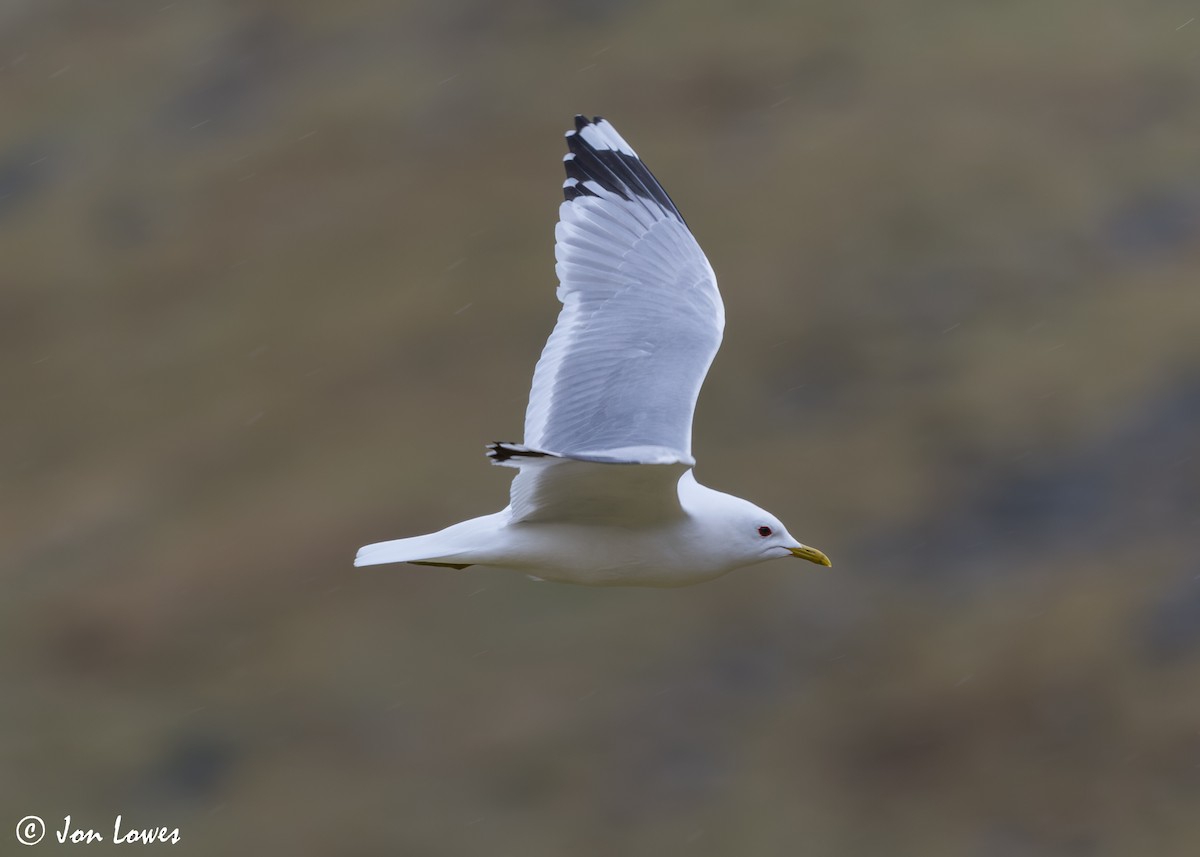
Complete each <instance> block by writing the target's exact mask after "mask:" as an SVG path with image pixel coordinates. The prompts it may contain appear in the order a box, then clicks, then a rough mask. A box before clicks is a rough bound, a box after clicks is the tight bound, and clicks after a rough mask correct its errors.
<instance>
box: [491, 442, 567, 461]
mask: <svg viewBox="0 0 1200 857" xmlns="http://www.w3.org/2000/svg"><path fill="white" fill-rule="evenodd" d="M487 457H488V458H490V459H491V460H492V464H503V463H504V462H506V461H509V460H511V459H513V458H557V457H558V456H557V455H555V454H554V453H553V452H545V451H543V450H540V449H531V448H530V447H528V446H525V445H524V444H521V443H505V442H504V441H496V442H495V443H489V444H488V445H487Z"/></svg>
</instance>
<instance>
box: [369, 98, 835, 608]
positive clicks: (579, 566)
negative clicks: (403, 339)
mask: <svg viewBox="0 0 1200 857" xmlns="http://www.w3.org/2000/svg"><path fill="white" fill-rule="evenodd" d="M566 137H567V148H568V149H569V152H568V154H567V155H566V156H565V157H564V158H563V162H564V165H565V166H566V172H567V180H566V181H565V182H564V183H563V196H564V198H565V199H564V202H563V203H562V204H561V206H560V207H559V221H558V225H557V226H556V228H555V230H554V237H555V247H554V256H555V260H556V263H557V264H556V265H555V271H556V273H557V274H558V280H559V286H558V299H559V301H561V302H562V309H561V311H560V312H559V316H558V322H557V324H556V325H555V327H554V331H553V333H551V335H550V339H549V340H548V341H547V342H546V347H545V349H544V350H543V351H542V356H541V358H540V359H539V360H538V363H537V367H536V369H535V370H534V373H533V388H532V389H531V390H530V393H529V405H528V408H527V409H526V411H525V437H524V440H523V442H521V443H506V442H499V443H492V444H489V445H488V446H487V455H488V457H489V458H490V459H491V461H492V463H493V464H499V465H503V466H506V467H515V468H517V471H518V472H517V474H516V477H515V478H514V479H513V481H512V486H511V489H510V494H509V504H508V506H507V507H506V508H505V509H503V510H502V511H500V512H496V513H494V514H491V515H484V516H483V517H479V518H472V519H470V520H467V521H463V522H461V523H458V524H454V525H453V526H450V527H447V528H445V529H444V530H440V531H438V532H436V533H430V534H428V535H422V536H415V537H412V538H405V539H395V540H393V541H386V542H379V543H377V544H372V545H367V546H366V547H364V548H361V549H360V550H359V551H358V556H357V557H356V558H355V560H354V564H355V565H357V566H364V565H378V564H382V563H392V562H407V563H412V564H414V565H429V566H439V567H448V568H456V569H458V568H467V567H469V566H473V565H478V566H488V567H495V568H501V569H511V570H515V571H519V572H524V573H525V574H527V575H529V576H530V577H533V578H534V579H538V580H553V581H558V582H563V583H575V584H584V585H589V586H662V587H669V586H687V585H690V584H693V583H701V582H703V581H707V580H712V579H714V578H716V577H720V576H721V575H723V574H726V573H728V572H730V571H733V570H734V569H736V568H741V567H743V566H749V565H754V564H756V563H760V562H764V561H766V560H769V559H774V558H776V557H799V558H800V559H806V560H808V561H810V562H814V563H817V564H818V565H824V566H828V565H830V562H829V559H828V557H826V556H825V554H823V553H822V552H821V551H819V550H817V549H816V548H813V547H809V546H807V545H805V544H802V543H800V542H799V541H797V540H796V539H795V538H793V537H792V536H791V535H790V534H789V533H788V531H787V529H786V528H785V527H784V526H783V524H782V523H780V522H779V519H778V518H776V517H775V516H774V515H772V514H771V513H770V512H767V511H766V510H764V509H760V508H759V507H758V506H756V505H754V504H753V503H751V502H749V501H748V500H743V499H741V498H740V497H734V496H732V495H730V494H723V493H721V492H720V491H714V490H713V489H711V488H706V487H705V486H703V485H701V484H700V483H699V482H697V481H696V478H695V476H694V475H693V472H692V468H693V466H694V465H695V463H696V460H695V459H694V458H693V457H692V414H693V412H694V410H695V407H696V398H697V396H698V395H699V393H700V385H701V384H702V383H703V382H704V376H705V375H706V374H707V373H708V367H709V365H710V364H711V363H712V360H713V357H714V356H715V355H716V353H717V349H718V348H719V347H720V344H721V335H722V332H723V330H724V327H725V308H724V305H723V304H722V303H721V295H720V293H719V292H718V291H717V279H716V275H715V274H714V273H713V269H712V266H711V265H709V263H708V259H707V258H705V256H704V252H703V251H702V250H701V249H700V245H699V244H697V243H696V239H695V238H693V237H692V233H691V232H690V231H689V229H688V227H687V225H686V224H685V223H684V220H683V217H682V216H681V215H680V214H679V209H677V208H676V207H675V204H674V203H673V202H672V201H671V198H670V197H669V196H667V193H666V191H664V190H663V188H662V185H660V184H659V183H658V180H657V179H655V178H654V176H653V175H652V174H651V173H650V171H649V170H648V169H647V168H646V165H645V164H643V163H642V161H641V159H640V158H639V157H638V156H637V153H636V152H634V150H633V149H632V148H631V147H630V145H629V144H628V143H626V142H625V140H624V139H623V138H622V137H621V135H620V134H618V133H617V131H616V129H615V128H613V126H612V124H610V123H609V122H607V121H606V120H604V119H602V118H600V117H599V116H597V117H596V118H594V119H587V118H586V117H584V116H576V117H575V130H573V131H568V132H567V134H566Z"/></svg>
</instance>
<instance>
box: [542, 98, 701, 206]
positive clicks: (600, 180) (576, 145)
mask: <svg viewBox="0 0 1200 857" xmlns="http://www.w3.org/2000/svg"><path fill="white" fill-rule="evenodd" d="M604 121H605V120H604V117H602V116H594V117H592V118H591V119H589V118H588V117H586V116H584V115H583V114H582V113H577V114H575V129H574V130H573V131H568V132H567V149H568V151H569V152H570V155H569V156H568V157H567V158H565V159H564V166H565V167H566V173H567V181H566V183H565V184H564V185H563V199H565V200H566V201H567V202H572V201H574V200H576V199H579V198H580V197H581V196H597V195H598V194H597V193H596V192H595V191H594V190H592V187H594V186H598V187H599V188H601V189H602V190H603V191H606V192H608V193H611V194H613V195H615V196H617V197H620V198H621V199H623V200H626V201H629V200H631V199H634V198H637V197H641V198H643V199H646V200H650V201H652V202H653V203H654V204H655V205H657V206H659V207H660V208H662V209H663V210H664V211H666V212H667V213H668V214H670V215H671V216H673V217H675V218H676V219H677V220H679V222H681V223H684V222H685V221H684V219H683V215H681V214H680V213H679V209H678V208H677V207H676V206H675V203H674V202H672V201H671V197H670V196H668V195H667V192H666V191H665V190H663V187H662V185H661V184H659V183H658V180H657V179H656V178H654V175H653V174H652V173H651V172H650V170H649V169H648V168H647V167H646V165H645V164H644V163H643V162H642V160H641V158H639V157H638V156H637V155H636V154H634V153H633V152H632V151H631V150H630V149H629V148H628V146H629V144H628V143H625V144H624V146H623V147H622V148H618V149H614V148H611V146H610V145H609V143H608V142H607V141H605V136H606V135H601V136H599V137H598V138H597V139H598V140H599V141H600V144H599V145H598V146H597V145H594V144H593V143H591V142H588V140H587V139H585V137H584V134H583V132H584V131H585V130H586V129H587V128H589V127H591V126H593V125H598V124H600V123H601V122H604ZM609 127H610V128H611V127H612V126H611V125H610V126H609ZM598 133H599V132H598ZM614 133H615V129H614ZM592 136H593V137H597V135H596V134H593V135H592ZM617 137H618V139H619V137H620V135H617ZM571 156H574V157H571Z"/></svg>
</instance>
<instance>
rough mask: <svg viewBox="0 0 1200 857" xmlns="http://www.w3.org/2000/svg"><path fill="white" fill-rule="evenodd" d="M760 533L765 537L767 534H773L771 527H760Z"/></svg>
mask: <svg viewBox="0 0 1200 857" xmlns="http://www.w3.org/2000/svg"><path fill="white" fill-rule="evenodd" d="M758 534H759V535H760V536H762V537H763V538H764V539H765V538H766V537H767V536H769V535H771V528H770V527H759V528H758Z"/></svg>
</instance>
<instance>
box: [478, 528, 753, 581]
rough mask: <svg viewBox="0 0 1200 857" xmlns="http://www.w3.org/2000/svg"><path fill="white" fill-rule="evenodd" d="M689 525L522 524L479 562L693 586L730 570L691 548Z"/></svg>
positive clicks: (559, 575) (570, 576)
mask: <svg viewBox="0 0 1200 857" xmlns="http://www.w3.org/2000/svg"><path fill="white" fill-rule="evenodd" d="M688 529H689V528H688V527H687V526H686V525H685V524H680V525H678V526H672V527H654V528H646V529H628V528H616V527H595V526H586V525H578V524H533V523H531V524H524V525H522V524H518V525H515V526H510V527H508V528H507V529H506V531H505V538H503V539H502V540H500V543H499V544H497V545H495V546H494V549H491V550H488V551H487V554H488V555H487V557H486V558H484V557H483V556H481V557H480V558H479V559H478V560H477V562H478V563H479V564H481V565H489V566H496V567H500V568H510V569H514V570H517V571H522V572H525V573H526V574H530V575H533V576H535V577H539V578H542V579H543V580H554V581H559V582H563V583H575V584H582V585H585V586H687V585H689V584H693V583H701V582H703V581H705V580H711V579H713V578H714V577H719V576H720V575H722V574H724V573H725V572H727V571H729V570H730V569H729V568H726V567H719V566H716V565H714V564H713V562H712V558H711V557H707V556H703V555H698V554H697V553H696V552H695V551H694V550H692V549H690V548H691V545H692V544H693V540H692V539H690V538H689V537H688V536H689V533H688ZM568 545H569V546H570V547H569V549H566V547H565V546H568ZM481 553H482V552H481Z"/></svg>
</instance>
